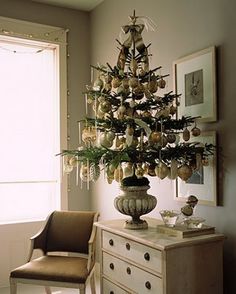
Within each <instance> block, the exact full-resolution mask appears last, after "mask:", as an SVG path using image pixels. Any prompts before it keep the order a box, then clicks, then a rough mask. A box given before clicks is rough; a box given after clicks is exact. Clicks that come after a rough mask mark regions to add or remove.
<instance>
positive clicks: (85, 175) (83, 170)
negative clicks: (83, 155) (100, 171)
mask: <svg viewBox="0 0 236 294" xmlns="http://www.w3.org/2000/svg"><path fill="white" fill-rule="evenodd" d="M89 175H90V172H89V166H88V165H87V163H86V164H85V163H82V164H81V167H80V178H81V180H82V181H83V182H88V181H90V180H91V179H90V177H89Z"/></svg>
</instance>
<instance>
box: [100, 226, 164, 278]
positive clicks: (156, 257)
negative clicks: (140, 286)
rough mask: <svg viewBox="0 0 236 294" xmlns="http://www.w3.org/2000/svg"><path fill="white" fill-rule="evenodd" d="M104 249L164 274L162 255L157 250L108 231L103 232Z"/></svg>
mask: <svg viewBox="0 0 236 294" xmlns="http://www.w3.org/2000/svg"><path fill="white" fill-rule="evenodd" d="M102 247H103V248H104V249H106V250H108V251H110V252H113V253H115V254H119V255H120V256H123V257H125V258H126V259H129V260H130V261H133V262H135V263H138V264H140V265H141V266H145V267H146V268H149V269H150V270H151V271H154V272H156V273H159V274H161V273H162V253H161V251H159V250H157V249H154V248H151V247H149V246H146V245H143V244H140V243H137V242H134V241H131V240H129V239H126V238H124V237H120V236H117V235H115V234H113V233H110V232H107V231H103V234H102Z"/></svg>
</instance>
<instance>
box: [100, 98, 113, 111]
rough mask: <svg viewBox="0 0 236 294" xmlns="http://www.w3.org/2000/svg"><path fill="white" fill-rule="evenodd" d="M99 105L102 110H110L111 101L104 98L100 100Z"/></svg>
mask: <svg viewBox="0 0 236 294" xmlns="http://www.w3.org/2000/svg"><path fill="white" fill-rule="evenodd" d="M99 106H100V110H101V111H102V112H108V111H110V110H111V102H110V101H107V100H105V101H103V102H101V103H100V105H99Z"/></svg>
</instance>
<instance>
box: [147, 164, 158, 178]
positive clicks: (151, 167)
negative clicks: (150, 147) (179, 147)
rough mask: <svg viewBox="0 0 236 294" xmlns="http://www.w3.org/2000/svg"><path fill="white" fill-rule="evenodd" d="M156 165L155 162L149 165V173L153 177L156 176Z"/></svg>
mask: <svg viewBox="0 0 236 294" xmlns="http://www.w3.org/2000/svg"><path fill="white" fill-rule="evenodd" d="M155 167H156V165H154V164H150V165H149V166H148V171H147V173H148V175H149V176H151V177H155V176H156V172H155Z"/></svg>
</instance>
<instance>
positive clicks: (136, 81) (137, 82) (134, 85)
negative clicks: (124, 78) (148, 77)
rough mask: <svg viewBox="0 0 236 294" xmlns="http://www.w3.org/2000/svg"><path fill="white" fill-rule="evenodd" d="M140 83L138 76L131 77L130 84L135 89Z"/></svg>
mask: <svg viewBox="0 0 236 294" xmlns="http://www.w3.org/2000/svg"><path fill="white" fill-rule="evenodd" d="M138 84H139V81H138V78H135V77H132V78H130V79H129V86H130V87H131V88H132V89H134V88H136V87H137V86H138Z"/></svg>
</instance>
